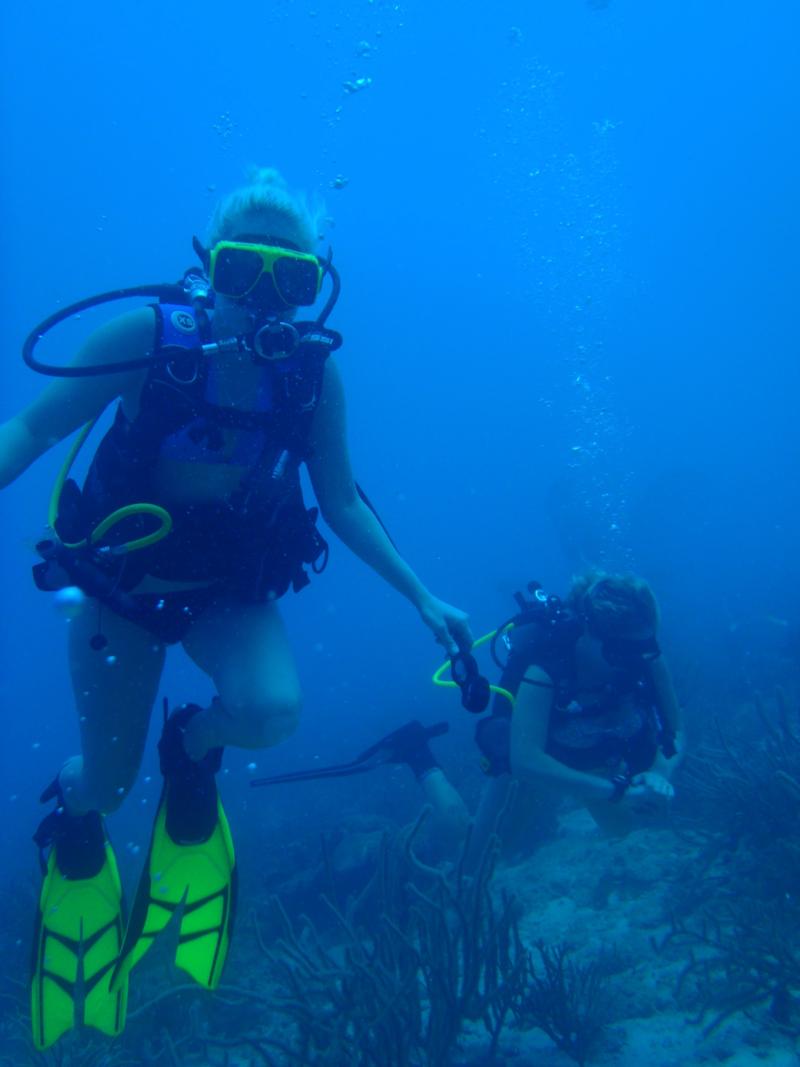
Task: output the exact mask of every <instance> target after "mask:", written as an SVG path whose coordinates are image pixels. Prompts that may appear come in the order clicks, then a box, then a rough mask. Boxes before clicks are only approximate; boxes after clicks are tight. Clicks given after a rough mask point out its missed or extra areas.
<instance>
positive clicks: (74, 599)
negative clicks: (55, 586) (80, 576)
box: [53, 585, 86, 621]
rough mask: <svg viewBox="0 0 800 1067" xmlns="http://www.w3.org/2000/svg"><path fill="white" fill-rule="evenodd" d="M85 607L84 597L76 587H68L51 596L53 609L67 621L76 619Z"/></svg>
mask: <svg viewBox="0 0 800 1067" xmlns="http://www.w3.org/2000/svg"><path fill="white" fill-rule="evenodd" d="M85 606H86V595H85V594H84V592H83V590H82V589H79V588H78V587H77V586H76V585H68V586H66V588H64V589H59V590H58V591H57V592H55V593H54V594H53V607H55V609H56V611H58V613H59V614H60V615H63V616H64V618H65V619H67V620H69V621H71V620H72V619H75V618H77V617H78V615H80V614H81V612H82V611H83V609H84V608H85Z"/></svg>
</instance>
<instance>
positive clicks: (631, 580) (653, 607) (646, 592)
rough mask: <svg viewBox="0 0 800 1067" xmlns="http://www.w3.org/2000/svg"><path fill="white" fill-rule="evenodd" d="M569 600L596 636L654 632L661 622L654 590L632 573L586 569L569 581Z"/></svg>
mask: <svg viewBox="0 0 800 1067" xmlns="http://www.w3.org/2000/svg"><path fill="white" fill-rule="evenodd" d="M567 599H568V602H569V604H570V606H571V607H572V608H573V609H574V610H575V611H577V612H579V613H580V614H582V615H585V616H586V620H587V623H588V626H589V629H590V631H592V633H594V634H595V635H596V636H598V637H611V636H616V635H618V634H621V633H623V632H625V631H630V630H644V629H650V630H652V631H653V633H655V631H656V630H657V629H658V624H659V621H660V618H659V611H658V603H657V602H656V598H655V595H654V594H653V590H652V589H651V588H650V586H649V585H648V584H647V582H646V581H645V580H644V578H637V577H636V575H633V574H608V573H606V572H605V571H601V570H592V571H588V572H587V573H586V574H582V575H579V576H578V577H577V578H574V579H573V581H572V588H571V589H570V592H569V596H568V598H567Z"/></svg>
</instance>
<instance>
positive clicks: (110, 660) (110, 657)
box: [106, 656, 117, 667]
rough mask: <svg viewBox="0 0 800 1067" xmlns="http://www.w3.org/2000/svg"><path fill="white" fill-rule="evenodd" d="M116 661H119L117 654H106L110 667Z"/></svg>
mask: <svg viewBox="0 0 800 1067" xmlns="http://www.w3.org/2000/svg"><path fill="white" fill-rule="evenodd" d="M116 662H117V657H116V656H106V663H107V664H108V665H109V667H113V666H114V664H115V663H116Z"/></svg>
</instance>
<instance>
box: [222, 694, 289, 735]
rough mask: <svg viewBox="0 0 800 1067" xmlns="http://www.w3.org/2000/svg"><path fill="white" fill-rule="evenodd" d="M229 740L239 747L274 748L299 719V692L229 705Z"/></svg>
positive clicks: (271, 695)
mask: <svg viewBox="0 0 800 1067" xmlns="http://www.w3.org/2000/svg"><path fill="white" fill-rule="evenodd" d="M226 711H227V712H228V724H229V729H228V730H227V731H226V732H227V733H229V736H230V740H229V741H228V743H229V744H234V745H238V746H239V747H240V748H271V747H272V746H273V745H278V744H280V743H281V741H285V740H286V738H287V737H290V736H291V735H292V734H293V733H294V731H295V730H296V729H297V724H298V722H299V720H300V694H299V692H291V691H289V692H283V693H274V694H270V696H269V697H265V698H262V699H260V700H248V701H242V702H240V703H237V704H234V705H232V706H231V705H226Z"/></svg>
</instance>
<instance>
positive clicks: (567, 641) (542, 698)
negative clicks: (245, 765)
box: [252, 571, 684, 868]
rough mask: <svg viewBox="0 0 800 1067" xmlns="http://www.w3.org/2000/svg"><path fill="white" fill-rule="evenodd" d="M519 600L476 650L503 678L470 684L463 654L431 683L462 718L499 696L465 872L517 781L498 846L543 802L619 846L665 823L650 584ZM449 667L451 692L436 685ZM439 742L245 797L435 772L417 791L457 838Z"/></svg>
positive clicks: (412, 734) (670, 730)
mask: <svg viewBox="0 0 800 1067" xmlns="http://www.w3.org/2000/svg"><path fill="white" fill-rule="evenodd" d="M516 600H517V605H518V608H519V610H518V612H517V613H516V614H515V615H514V616H513V617H512V618H511V619H509V620H508V621H507V622H505V623H504V624H503V625H502V626H500V627H498V629H497V630H493V631H492V632H491V633H489V634H487V635H486V636H485V637H483V638H481V639H480V640H479V641H477V642H476V645H475V647H478V646H479V645H481V644H484V643H486V642H488V641H491V645H492V655H493V657H494V659H495V661H496V663H497V665H498V666H499V667H500V668H501V674H500V679H499V683H498V684H497V685H490V684H489V682H488V680H487V679H486V678H484V677H483V676H482V675H481V674H480V673H479V670H478V665H477V662H476V660H475V658H474V657H473V656H472V654H471V653H470V652H469V651H466V652H465V651H462V652H457V653H455V654H454V655H453V656H451V657H450V660H449V661H448V662H446V663H445V664H443V665H442V667H440V668H439V670H438V671H437V672H436V673H435V675H434V683H435V684H437V685H446V686H451V687H456V686H457V687H458V688H459V690H460V693H461V702H462V704H463V705H464V707H465V708H466V709H467V710H468V711H470V712H472V713H475V714H482V713H483V712H485V711H486V709H487V707H488V705H489V701H490V693H492V694H494V696H493V702H492V706H491V711H490V713H489V714H488V715H483V717H482V718H480V719H479V720H478V722H477V726H476V731H475V740H476V743H477V745H478V748H479V749H480V751H481V754H482V761H481V762H482V767H483V770H484V772H485V773H486V774H487V776H488V778H489V780H488V782H487V784H486V786H485V788H484V791H483V794H482V796H481V800H480V803H479V806H478V812H477V814H476V817H475V826H474V831H473V834H472V836H471V840H470V846H469V854H468V856H467V867H468V868H469V867H472V866H474V864H475V863H476V862H477V861H478V860H479V858H480V856H481V854H482V852H483V849H484V847H485V845H486V841H487V838H488V836H489V834H491V833H493V832H496V830H497V828H498V821H499V819H500V816H501V813H503V812H504V810H505V808H506V805H507V799H508V791H509V785H510V783H511V781H512V779H516V780H517V783H518V785H519V786H521V787H522V790H521V792H519V793H517V794H516V796H515V797H514V800H513V803H512V805H511V806H510V810H509V811H508V812H507V813H506V816H505V819H504V822H503V826H502V831H501V836H502V838H503V842H504V844H506V843H507V842H508V840H509V839H512V840H516V841H519V840H520V839H521V838H523V837H524V836H525V835H526V833H530V826H531V823H530V820H531V819H533V820H534V822H535V821H536V820H537V819H538V820H539V821H541V811H540V809H541V806H542V799H543V795H544V794H545V793H546V794H547V795H548V799H549V798H559V797H563V796H566V795H572V796H576V797H577V798H578V799H579V800H580V801H581V802H582V803H583V804H584V805H585V806H586V808H587V809H588V810H589V812H590V814H591V815H592V817H593V818H594V820H595V822H596V823H597V824H598V826H599V827H600V829H601V830H603V831H605V832H607V833H609V834H623V833H626V832H628V831H630V830H632V829H634V828H635V827H636V826H637V825H643V824H646V823H647V822H651V821H652V820H653V818H654V817H658V816H659V815H661V814H663V813H664V811H665V809H666V807H667V806H668V804H669V801H670V800H671V799H672V797H673V796H674V788H673V786H672V783H671V778H672V777H673V775H674V773H675V771H676V769H677V768H678V766H679V765H680V762H681V758H682V754H683V749H684V740H683V726H682V715H681V710H680V707H679V705H678V701H677V698H676V696H675V690H674V688H673V685H672V680H671V677H670V673H669V670H668V668H667V666H666V664H665V662H664V660H663V658H662V656H661V650H660V648H659V645H658V640H657V631H658V623H659V613H658V606H657V604H656V600H655V597H654V596H653V593H652V590H651V589H650V587H649V585H647V583H646V582H645V581H643V580H642V579H641V578H637V577H633V576H623V575H614V574H606V573H603V572H601V571H589V572H587V573H585V574H583V575H582V576H581V577H578V578H576V579H575V580H574V582H573V585H572V588H571V589H570V592H569V594H568V596H567V598H566V600H565V601H562V600H561V599H560V598H559V597H557V596H553V595H548V594H546V593H545V592H544V591H543V590H542V589H541V587H540V586H539V585H538V584H536V583H531V584H530V585H529V586H528V589H527V594H522V593H517V594H516ZM501 644H502V645H503V646H504V647H505V653H504V654H501V653H500V651H499V647H498V646H499V645H501ZM448 667H449V668H450V669H451V671H452V681H445V680H443V679H444V673H445V671H446V670H447V668H448ZM434 730H435V731H436V732H437V733H438V732H441V728H440V727H438V728H437V727H434V728H431V730H428V731H425V730H424V729H423V728H422V727H421V726H420V724H419V723H408V724H406V726H404V727H401V728H400V729H399V730H397V731H395V733H393V734H390V735H389V736H388V737H387V738H384V739H383V740H382V741H379V742H377V744H376V745H373V746H372V747H371V748H370V749H367V750H366V752H365V753H362V755H361V756H360V757H358V758H357V759H356V760H355V761H353V763H350V764H343V765H340V766H338V767H334V768H321V769H317V768H315V769H313V770H310V771H307V772H302V771H301V772H297V773H295V774H284V775H279V776H277V777H275V778H268V779H260V780H256V781H254V782H252V784H253V785H256V786H258V785H272V784H277V783H280V782H288V781H304V780H308V779H311V778H319V777H331V776H339V775H342V774H354V773H362V771H365V770H370V769H372V768H373V767H375V766H379V765H381V764H382V763H386V762H395V763H399V762H405V763H407V764H408V765H409V766H410V767H411V768H412V770H414V768H415V767H421V768H425V769H426V770H427V769H428V768H431V767H433V768H435V771H436V773H435V775H431V776H430V778H428V777H423V776H421V775H420V774H417V778H418V780H420V781H421V783H422V785H423V789H424V790H425V794H426V798H427V800H428V802H429V803H430V804H431V805H432V807H433V811H434V815H439V816H441V819H440V823H441V825H444V826H447V825H449V826H451V827H458V826H463V825H464V823H465V822H466V819H465V818H459V817H458V812H459V804H458V800H457V799H455V800H454V798H458V794H457V792H456V790H455V788H454V787H453V786H452V784H451V783H450V782H449V781H448V780H447V778H446V777H445V775H444V773H443V772H442V770H441V768H439V766H438V764H436V762H435V760H433V758H432V755H431V753H430V751H429V749H428V745H427V741H428V740H429V738H430V737H431V736H435V733H433V732H432V731H434ZM531 787H532V788H531ZM460 806H461V809H462V810H463V811H464V812H465V811H466V809H465V807H464V805H463V802H462V803H461V805H460ZM456 846H457V843H454V842H450V843H448V845H447V846H446V847H444V848H443V849H442V851H445V852H449V853H451V854H452V852H453V849H454V848H455V847H456Z"/></svg>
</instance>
